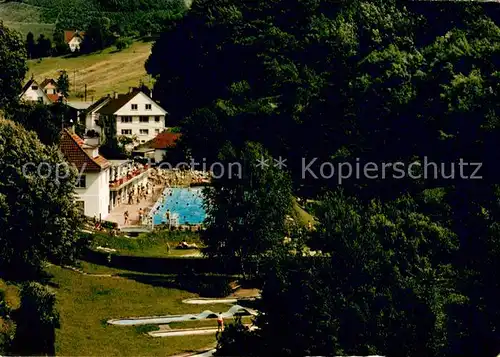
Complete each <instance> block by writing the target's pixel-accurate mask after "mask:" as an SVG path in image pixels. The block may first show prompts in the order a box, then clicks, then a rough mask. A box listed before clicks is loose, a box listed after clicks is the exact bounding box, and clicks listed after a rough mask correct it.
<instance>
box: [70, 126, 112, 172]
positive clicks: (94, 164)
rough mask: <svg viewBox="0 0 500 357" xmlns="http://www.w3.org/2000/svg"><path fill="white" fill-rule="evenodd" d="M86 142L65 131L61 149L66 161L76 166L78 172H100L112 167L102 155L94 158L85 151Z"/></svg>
mask: <svg viewBox="0 0 500 357" xmlns="http://www.w3.org/2000/svg"><path fill="white" fill-rule="evenodd" d="M83 144H84V141H83V140H82V138H80V137H79V136H78V135H76V134H73V133H71V132H69V131H68V130H67V129H65V130H64V131H63V133H62V137H61V143H60V149H61V151H62V153H63V154H64V156H65V157H66V160H68V161H69V163H70V164H72V165H74V166H75V167H76V169H77V170H78V171H80V172H81V171H82V168H84V170H83V171H84V172H99V171H101V170H104V169H106V168H108V167H109V166H111V164H110V163H109V161H108V160H106V159H105V158H104V157H102V156H101V155H99V156H97V157H96V158H92V157H91V156H90V155H89V154H88V153H87V152H86V151H85V150H84V149H83V147H82V146H83Z"/></svg>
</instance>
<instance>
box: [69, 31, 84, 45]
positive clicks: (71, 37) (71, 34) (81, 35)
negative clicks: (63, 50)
mask: <svg viewBox="0 0 500 357" xmlns="http://www.w3.org/2000/svg"><path fill="white" fill-rule="evenodd" d="M75 36H80V37H81V38H83V37H84V36H85V32H83V31H71V30H65V31H64V41H65V42H66V43H68V42H69V41H71V40H72V39H73V37H75Z"/></svg>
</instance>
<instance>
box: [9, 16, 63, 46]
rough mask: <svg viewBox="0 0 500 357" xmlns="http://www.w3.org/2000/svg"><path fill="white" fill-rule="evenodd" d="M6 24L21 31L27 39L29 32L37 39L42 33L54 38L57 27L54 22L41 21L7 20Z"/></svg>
mask: <svg viewBox="0 0 500 357" xmlns="http://www.w3.org/2000/svg"><path fill="white" fill-rule="evenodd" d="M4 24H5V25H6V26H7V27H9V28H11V29H14V30H16V31H18V32H20V33H21V35H22V36H23V40H25V39H26V36H27V35H28V33H29V32H31V33H32V34H33V35H34V37H35V41H36V40H37V38H38V36H40V34H44V35H45V37H48V38H50V39H52V36H53V34H54V28H55V25H54V24H44V23H39V22H20V21H5V22H4Z"/></svg>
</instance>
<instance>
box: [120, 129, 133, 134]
mask: <svg viewBox="0 0 500 357" xmlns="http://www.w3.org/2000/svg"><path fill="white" fill-rule="evenodd" d="M122 135H132V129H122Z"/></svg>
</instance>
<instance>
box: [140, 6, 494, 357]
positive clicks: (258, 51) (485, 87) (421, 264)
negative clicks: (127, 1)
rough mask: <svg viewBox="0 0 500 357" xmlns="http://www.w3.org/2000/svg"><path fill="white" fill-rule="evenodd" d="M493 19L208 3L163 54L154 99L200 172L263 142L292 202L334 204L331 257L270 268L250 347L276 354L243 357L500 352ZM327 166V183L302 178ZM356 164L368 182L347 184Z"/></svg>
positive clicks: (326, 242)
mask: <svg viewBox="0 0 500 357" xmlns="http://www.w3.org/2000/svg"><path fill="white" fill-rule="evenodd" d="M490 14H491V12H489V10H488V9H487V8H486V7H485V6H476V5H475V4H471V3H469V2H460V3H458V2H457V3H454V4H448V2H446V3H443V2H403V1H382V0H379V1H362V0H358V1H350V2H347V1H329V0H293V1H287V2H285V1H282V0H272V1H259V0H257V1H233V0H218V1H208V0H207V1H197V2H194V3H193V6H192V9H191V11H189V12H188V14H187V16H185V17H184V18H183V19H181V20H179V21H177V23H176V26H173V27H172V29H171V30H170V31H167V32H165V33H164V34H163V35H162V36H161V38H160V39H159V40H158V41H157V42H156V43H155V45H154V47H153V51H152V54H151V56H150V58H149V59H148V61H147V63H146V70H147V71H148V73H150V74H151V75H152V76H154V77H155V79H156V82H155V88H154V93H155V98H157V99H159V100H160V102H161V103H162V104H163V105H164V106H165V107H166V108H168V109H169V112H170V113H171V115H172V117H173V119H174V120H178V121H180V122H181V131H182V133H183V138H182V144H183V145H184V146H185V148H186V149H187V150H188V151H189V153H190V154H191V155H192V156H193V157H194V158H195V159H196V160H197V161H200V160H202V159H206V161H212V162H213V161H217V160H218V159H219V155H220V153H221V152H224V150H225V148H226V147H242V146H243V143H246V142H254V143H258V144H260V145H261V146H262V147H263V149H265V150H266V151H267V152H268V153H269V155H271V156H272V157H274V158H277V157H279V156H282V157H283V158H286V159H287V169H288V170H289V172H290V174H291V178H292V182H293V185H294V191H293V193H294V194H296V195H301V196H305V197H306V198H314V199H318V200H319V201H320V202H321V204H320V205H319V208H318V209H317V211H316V212H314V213H315V214H316V216H317V218H318V221H319V226H318V229H317V232H316V233H315V234H311V235H309V236H308V237H307V238H308V241H307V242H306V244H307V245H308V246H309V247H310V248H311V249H318V250H321V251H322V252H323V254H325V256H321V258H314V259H313V258H311V259H309V258H304V257H301V256H300V255H298V254H296V252H295V253H292V251H290V252H288V253H287V254H284V255H282V256H279V255H276V256H273V257H272V259H273V261H272V262H271V264H269V265H267V267H270V268H271V269H269V270H267V271H266V274H267V279H266V286H265V288H264V292H263V301H262V306H261V309H262V311H263V312H264V313H263V315H262V317H261V318H260V320H259V319H258V320H257V322H256V323H257V325H258V326H259V327H260V328H261V330H260V331H257V332H255V333H253V334H254V336H257V338H258V339H259V340H258V341H259V342H255V340H252V339H251V338H250V339H246V340H243V341H244V345H245V346H249V349H251V348H250V347H251V346H256V347H258V346H259V345H260V346H264V347H263V348H264V350H260V352H259V351H258V352H255V351H254V352H252V351H240V352H239V353H242V354H245V353H254V354H255V355H259V353H260V354H262V353H265V354H268V353H272V354H275V355H308V354H309V355H311V354H312V355H320V354H326V355H331V354H342V353H353V354H354V353H355V354H361V353H365V354H367V353H379V354H388V355H398V356H399V355H406V356H420V355H436V356H437V355H443V356H444V355H492V354H493V353H495V354H497V353H498V350H499V349H500V335H499V334H498V330H499V328H500V326H498V322H497V321H498V318H497V317H498V316H499V311H498V308H497V304H496V303H494V302H493V301H494V300H495V297H496V296H497V292H498V282H497V279H496V278H494V277H491V274H488V272H489V271H494V270H495V269H497V264H498V263H497V262H498V258H499V256H498V253H497V252H498V249H497V248H496V246H497V243H498V229H497V228H498V227H497V224H496V222H497V221H498V220H499V218H500V217H499V213H500V210H499V208H500V207H499V205H498V202H499V200H498V198H499V190H498V178H499V175H498V165H497V163H498V161H499V160H498V150H497V149H496V143H497V141H498V138H499V135H500V126H499V123H500V121H499V113H498V101H497V100H496V99H497V97H498V94H499V90H500V87H499V83H498V77H499V76H498V70H497V68H498V67H499V65H500V62H499V59H500V57H499V56H498V43H499V37H498V36H499V34H500V28H499V26H498V25H497V22H498V16H496V17H495V16H489V15H490ZM180 44H182V48H183V50H182V51H181V52H179V51H178V48H179V46H180ZM235 155H236V156H239V157H240V158H242V157H244V155H243V154H242V153H241V152H240V153H236V154H235ZM312 159H316V161H315V162H316V163H317V164H316V166H312V171H314V172H315V173H316V175H311V174H309V173H308V172H305V171H304V162H309V161H310V160H312ZM396 163H397V164H398V165H399V164H401V165H400V166H399V167H405V171H403V174H402V175H400V176H398V173H399V171H398V166H396V165H395V164H396ZM459 163H466V164H467V165H465V166H464V167H463V166H459ZM322 164H328V166H326V167H333V168H335V169H336V170H335V172H333V173H332V174H331V175H330V174H325V173H324V172H323V174H321V173H320V169H321V167H320V165H322ZM346 164H350V167H351V169H354V170H355V169H357V168H360V169H358V170H360V172H359V171H358V173H356V172H354V171H351V173H350V175H348V177H344V178H343V180H341V179H342V175H341V172H340V170H339V168H340V165H344V167H346V166H348V165H346ZM367 164H371V166H372V167H373V166H375V167H376V168H377V169H376V170H378V171H377V174H376V175H375V176H373V175H370V176H369V175H367V174H366V172H367V170H366V169H365V167H366V165H367ZM387 164H388V165H387ZM410 164H411V165H413V166H412V167H413V169H412V170H411V171H410V169H409V166H410ZM324 168H325V166H323V169H324ZM382 168H384V170H385V171H384V173H382V172H381V169H382ZM416 174H418V175H416ZM415 175H416V176H415ZM473 175H476V176H475V178H474V177H473ZM315 176H316V177H315ZM325 176H326V177H325ZM479 178H480V179H479ZM242 185H244V187H242V188H241V189H240V191H241V192H246V191H248V192H252V191H253V188H252V187H251V185H250V184H249V182H246V183H242ZM339 185H342V188H343V192H342V194H340V193H335V192H337V189H338V186H339ZM232 187H233V186H232V184H231V183H229V182H224V183H223V184H221V187H218V188H216V189H217V190H218V193H216V194H218V195H221V197H222V195H223V194H224V191H225V190H226V188H228V189H229V188H232ZM256 191H257V192H258V191H259V189H256ZM324 191H327V192H328V191H331V192H334V193H330V194H328V195H326V196H325V195H324V194H323V193H324ZM230 192H231V191H230ZM249 195H251V193H249ZM232 197H233V196H231V198H232ZM236 197H239V196H238V195H236ZM255 201H256V202H257V201H258V200H255ZM240 203H241V202H240V201H239V200H238V199H234V200H231V199H229V197H228V198H227V199H226V200H223V201H221V202H219V203H218V204H217V205H218V208H216V209H213V210H209V212H210V213H212V212H213V213H215V212H220V211H223V212H237V210H238V207H240V206H239V205H240ZM280 204H281V203H280V202H277V203H276V204H275V207H278V206H279V205H280ZM219 210H220V211H219ZM259 210H260V211H264V210H271V208H268V207H266V208H265V209H264V208H262V207H261V208H259ZM249 212H253V210H251V209H249ZM211 217H212V218H211V219H212V220H213V219H215V218H214V217H216V216H215V215H211ZM235 218H236V217H233V216H232V217H231V219H230V220H229V221H228V223H227V224H226V226H225V227H223V226H218V227H222V228H220V230H218V231H217V237H218V238H216V237H215V235H214V236H213V237H212V238H211V240H208V239H207V242H208V245H209V247H208V250H210V249H215V247H216V246H217V244H219V243H222V242H226V237H228V236H230V232H232V226H231V225H232V224H234V223H233V222H239V221H238V220H237V219H235ZM208 223H209V227H210V225H211V224H213V222H212V221H210V220H209V222H208ZM207 231H208V230H207ZM244 236H246V235H244ZM270 236H272V234H270ZM239 247H240V245H239V243H238V242H234V243H230V246H229V247H226V248H225V249H226V250H230V249H231V248H233V249H237V248H239ZM235 251H236V250H235ZM275 259H277V260H275ZM272 267H275V269H273V268H272ZM279 332H283V333H282V336H283V338H281V335H280V336H277V334H278V333H279ZM237 334H240V335H245V332H244V331H243V329H238V328H237V329H234V330H231V334H230V335H228V336H229V337H227V338H223V339H222V340H221V341H225V343H226V346H225V347H224V346H219V347H221V351H220V352H221V353H222V354H223V351H226V352H228V353H229V354H232V352H234V351H236V349H230V347H231V346H230V345H231V341H236V337H235V335H237ZM245 336H246V335H245ZM241 338H243V337H241ZM245 338H246V337H245ZM250 340H251V341H254V342H253V343H248V341H250ZM473 341H478V342H477V343H476V342H473ZM232 347H234V344H233V346H232ZM224 348H228V349H226V350H224ZM270 351H272V352H270Z"/></svg>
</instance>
